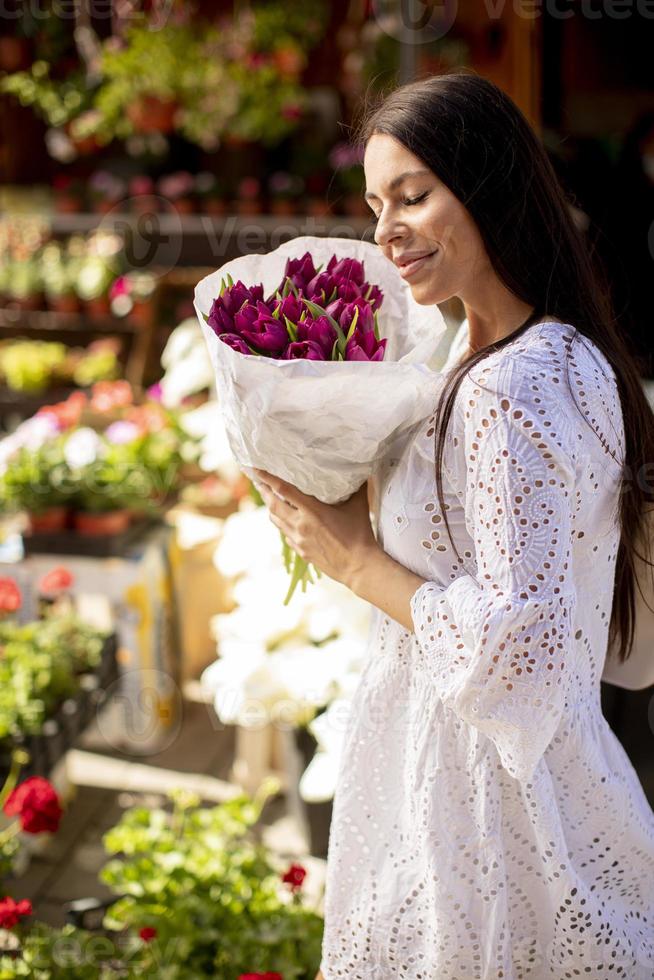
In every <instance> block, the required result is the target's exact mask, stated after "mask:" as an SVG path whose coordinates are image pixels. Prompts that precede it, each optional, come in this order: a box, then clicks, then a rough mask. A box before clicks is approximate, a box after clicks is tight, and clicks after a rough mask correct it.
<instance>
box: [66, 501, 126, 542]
mask: <svg viewBox="0 0 654 980" xmlns="http://www.w3.org/2000/svg"><path fill="white" fill-rule="evenodd" d="M131 517H132V514H131V511H130V510H128V509H127V508H123V509H122V510H107V511H103V512H101V513H93V512H92V511H84V510H76V511H75V513H74V514H73V526H74V528H75V530H76V531H78V533H79V534H85V535H89V536H97V535H104V534H120V533H121V531H124V530H125V529H126V528H127V527H128V526H129V523H130V520H131Z"/></svg>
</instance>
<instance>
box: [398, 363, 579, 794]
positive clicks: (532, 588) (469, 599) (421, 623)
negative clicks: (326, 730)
mask: <svg viewBox="0 0 654 980" xmlns="http://www.w3.org/2000/svg"><path fill="white" fill-rule="evenodd" d="M539 367H540V368H541V370H542V367H543V365H542V364H540V365H539ZM473 371H475V369H473ZM536 376H538V375H537V373H536ZM475 378H478V375H477V373H476V372H475ZM538 380H539V381H541V383H540V384H538V383H534V381H535V375H534V374H531V375H530V372H529V371H528V370H526V369H525V365H524V364H520V363H517V359H514V360H512V359H510V358H504V359H503V360H501V361H500V363H499V366H494V367H493V368H491V369H490V376H487V378H485V379H484V381H483V386H482V384H477V383H475V381H474V380H473V379H470V377H469V376H468V377H466V378H465V379H464V381H463V383H462V385H461V388H460V389H459V392H458V394H457V400H456V402H455V410H454V413H453V417H452V419H451V424H452V423H453V429H454V431H455V432H457V433H458V435H459V438H458V439H457V438H456V437H455V438H454V445H455V446H457V449H456V455H457V458H458V461H459V464H458V465H459V466H461V468H462V469H461V471H460V472H461V474H462V480H463V483H464V485H465V520H466V526H467V529H468V532H469V533H470V535H471V537H472V539H473V541H474V544H475V554H476V565H477V568H476V575H475V576H474V577H473V576H472V575H469V574H463V575H462V576H460V577H459V578H457V579H456V580H455V581H454V582H452V583H451V585H449V586H447V587H443V586H442V585H437V584H436V583H434V582H425V583H424V584H423V585H422V586H420V588H418V590H417V591H416V592H415V593H414V595H413V596H412V598H411V614H412V618H413V624H414V631H415V636H416V640H417V644H418V647H419V651H420V654H421V656H422V657H423V658H424V659H425V661H426V664H427V669H428V672H429V675H430V677H431V678H432V680H433V683H434V684H435V685H436V687H437V689H438V692H439V695H440V697H441V698H442V700H443V702H444V703H446V704H447V705H449V706H450V707H451V708H452V709H453V710H454V712H455V713H456V714H457V715H458V716H459V717H460V718H462V719H463V720H464V721H466V722H468V723H469V724H470V725H473V726H474V727H475V728H476V729H478V730H479V731H480V732H482V733H484V734H485V735H487V736H488V738H490V739H491V740H492V741H493V743H494V744H495V747H496V748H497V752H498V754H499V757H500V760H501V762H502V764H503V766H504V767H505V768H506V770H507V771H508V772H509V773H510V774H511V775H512V776H513V777H514V778H515V779H518V780H520V781H523V782H526V781H529V780H530V779H531V778H532V777H533V775H534V770H535V769H536V766H537V765H538V763H539V761H540V759H541V758H542V756H543V753H544V752H545V749H546V748H547V746H548V745H549V743H550V741H551V740H552V737H553V735H554V733H555V731H556V729H557V727H558V724H559V722H560V720H561V717H562V714H563V711H564V709H565V701H566V695H567V693H568V692H569V690H570V681H571V678H572V676H573V674H574V671H575V664H574V662H573V661H574V648H575V643H574V640H573V637H572V630H573V623H574V612H575V607H576V594H575V589H574V582H573V576H572V537H573V533H574V529H573V506H574V501H575V474H576V456H575V447H574V437H573V434H571V432H570V423H569V422H568V420H567V416H566V411H568V412H569V411H570V406H569V405H567V404H566V403H562V400H561V397H562V395H563V393H562V392H561V393H559V392H558V390H557V389H556V388H555V386H554V385H553V384H552V383H549V389H554V390H553V391H550V390H549V389H548V388H547V383H545V384H543V383H542V377H540V376H538ZM561 387H562V386H561ZM461 441H462V442H463V445H461V444H460V443H461Z"/></svg>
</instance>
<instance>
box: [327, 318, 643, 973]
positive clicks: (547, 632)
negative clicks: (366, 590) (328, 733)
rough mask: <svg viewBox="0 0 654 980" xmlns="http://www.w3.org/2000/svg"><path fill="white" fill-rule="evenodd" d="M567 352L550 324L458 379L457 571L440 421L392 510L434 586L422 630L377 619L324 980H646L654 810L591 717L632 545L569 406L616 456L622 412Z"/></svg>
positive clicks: (423, 439) (453, 499) (410, 458)
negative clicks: (437, 480) (438, 471)
mask: <svg viewBox="0 0 654 980" xmlns="http://www.w3.org/2000/svg"><path fill="white" fill-rule="evenodd" d="M572 339H573V338H572V329H571V328H569V327H568V326H567V325H563V324H556V323H553V324H546V325H543V326H542V328H538V329H534V330H533V331H531V332H529V336H527V335H525V337H524V339H523V342H521V343H519V344H518V343H516V344H510V345H507V347H506V348H504V349H503V350H502V351H501V352H498V355H492V356H491V357H490V358H488V359H487V361H485V362H482V364H483V365H484V370H481V365H479V366H477V367H476V368H475V369H474V370H473V374H474V378H469V379H468V380H466V381H465V382H463V383H462V386H461V388H460V390H459V397H458V398H457V399H456V401H455V405H454V409H453V413H452V419H451V428H450V434H449V436H448V439H449V442H448V446H449V447H450V449H451V450H452V455H450V456H449V457H448V461H449V463H450V466H449V468H448V469H447V472H446V473H444V476H446V478H447V479H446V481H445V482H447V481H449V486H448V487H447V489H448V491H450V492H451V495H450V496H446V500H447V502H448V504H449V506H450V509H449V512H448V520H449V522H450V526H451V530H452V533H453V537H454V541H455V544H456V545H457V547H458V550H459V554H460V555H461V557H462V558H463V559H464V563H463V565H461V564H460V563H459V562H458V561H457V558H456V555H455V553H454V551H453V549H452V547H451V542H450V540H449V536H448V534H447V529H446V527H445V522H444V520H443V515H442V514H441V512H440V504H439V502H438V500H437V496H436V494H435V486H434V480H433V459H431V458H429V453H428V446H429V444H433V437H434V433H433V432H431V433H430V435H429V436H428V435H427V433H428V432H430V430H431V429H432V428H433V424H434V419H431V420H429V421H428V422H427V421H425V422H424V423H423V424H422V426H421V428H420V432H419V438H416V440H415V444H414V446H413V447H412V448H411V450H410V451H409V452H407V454H406V455H405V456H403V458H402V460H401V461H400V463H399V464H398V467H397V468H396V471H395V472H394V473H393V481H392V483H393V490H392V492H391V493H390V494H385V495H384V496H385V499H386V500H387V501H388V508H387V509H386V511H385V512H384V513H383V515H382V522H383V526H384V530H385V531H386V532H387V533H386V537H387V538H388V542H389V545H391V544H392V545H393V547H394V551H393V557H395V558H396V559H397V560H398V561H400V562H401V563H402V564H404V565H406V566H407V567H411V568H412V569H413V570H414V571H416V572H417V573H418V574H419V575H420V576H421V578H423V579H425V583H424V585H422V586H421V587H420V588H419V589H418V590H417V591H416V593H415V594H414V596H413V597H412V598H411V614H412V620H413V625H414V631H413V632H412V633H409V632H407V630H406V628H405V627H404V626H403V625H401V624H399V623H396V622H394V621H393V620H392V619H391V618H390V617H388V616H386V615H383V616H382V615H380V616H379V629H378V632H377V633H376V634H375V635H373V636H372V638H371V649H370V663H371V666H370V669H369V671H368V672H367V673H366V676H365V683H364V684H363V685H362V687H361V688H360V689H359V690H358V692H357V704H356V713H355V715H354V717H353V718H352V729H351V732H350V733H349V737H348V739H347V743H346V747H345V750H344V751H345V753H346V755H345V758H344V759H343V765H342V768H341V772H340V781H339V785H338V788H337V793H336V797H335V808H334V815H333V817H332V837H331V838H330V852H329V860H328V887H327V891H326V905H325V911H326V918H325V922H326V929H325V938H324V944H323V969H324V974H325V978H326V980H337V978H338V980H345V978H348V980H435V978H438V980H463V978H468V980H473V978H475V980H498V978H503V980H544V978H545V977H552V978H553V980H554V978H556V980H568V978H570V980H572V978H573V977H575V978H576V977H580V976H588V977H589V978H591V980H611V978H614V977H621V978H622V980H651V977H652V976H653V975H654V950H653V948H652V946H653V943H652V935H653V930H654V907H653V899H652V887H651V882H652V880H653V879H654V815H653V814H652V813H651V809H650V808H649V806H648V804H647V801H646V799H645V796H644V794H643V793H642V790H641V789H640V788H639V786H638V782H637V778H636V776H635V774H634V773H633V771H632V770H630V769H629V768H628V767H627V765H626V763H625V756H624V752H623V750H622V749H621V747H620V746H619V744H618V743H617V739H616V738H615V736H614V735H613V733H612V732H611V731H610V729H609V727H608V725H607V723H606V721H605V719H604V718H603V715H602V713H601V706H600V702H599V677H598V674H599V672H600V670H601V659H602V656H603V653H604V651H605V647H606V638H607V631H608V624H609V618H610V613H611V605H612V586H613V576H614V574H615V562H616V558H617V547H618V544H619V535H618V534H616V533H615V532H616V530H617V528H616V526H615V525H614V524H613V525H612V524H611V522H612V520H613V518H612V508H613V504H614V493H613V490H612V489H611V487H610V485H609V484H608V482H607V481H605V480H604V479H603V476H602V473H603V471H602V469H601V466H602V464H603V461H606V462H607V463H608V464H609V467H610V466H613V468H614V470H616V469H617V466H616V464H615V463H611V462H610V459H611V458H610V456H609V455H608V454H607V453H606V452H605V449H604V446H603V444H602V443H601V442H600V441H599V440H598V438H597V436H596V435H595V434H594V432H593V430H592V428H591V426H589V425H588V424H586V422H585V421H584V419H583V418H581V416H580V415H579V412H578V410H577V409H576V408H575V405H574V404H573V400H572V399H573V397H575V396H576V397H577V398H578V399H579V400H580V401H583V402H585V403H586V404H585V405H584V406H583V408H584V410H585V411H586V412H589V420H590V419H593V420H594V422H595V424H596V426H597V430H598V432H599V433H600V434H602V436H603V438H604V440H605V442H606V443H607V444H608V446H609V448H610V449H615V450H616V451H619V450H620V449H621V447H622V445H623V442H624V437H623V435H622V434H621V431H620V422H621V411H620V403H619V398H618V396H617V387H616V386H615V384H614V381H612V380H611V378H610V376H609V377H608V381H607V376H605V374H604V373H603V372H601V371H599V372H598V371H597V363H596V360H595V358H594V357H593V356H591V353H589V352H588V351H586V350H585V348H584V346H582V345H579V347H577V346H575V345H574V344H572V345H571V342H572ZM570 345H571V346H570ZM571 350H572V351H574V355H573V354H572V353H571ZM567 355H569V356H570V358H572V357H573V356H574V367H575V371H576V372H578V374H574V373H571V380H572V387H573V388H576V389H577V391H576V392H571V391H570V389H569V388H568V385H567V382H566V378H565V360H566V356H567ZM570 364H571V365H572V364H573V361H572V360H571V361H570ZM575 380H581V381H582V384H581V385H576V384H575ZM471 402H472V404H470V403H471ZM609 415H610V416H612V419H609ZM612 431H613V432H614V433H615V435H614V436H611V434H610V433H611V432H612ZM473 443H474V444H475V446H474V447H473ZM475 447H476V448H475ZM457 454H458V455H457ZM586 466H588V475H589V477H590V474H594V477H593V479H592V480H590V479H589V480H586V481H585V483H584V481H583V480H582V478H581V477H582V474H583V472H584V468H585V467H586ZM589 484H590V485H589ZM594 484H598V486H597V487H596V488H595V487H594ZM457 502H458V504H457ZM397 514H403V515H404V516H405V517H406V524H404V521H403V522H402V524H403V527H402V531H401V533H399V534H397V535H393V533H392V531H393V530H395V528H394V526H393V519H394V517H395V516H397ZM598 531H602V532H604V531H606V532H607V533H601V534H599V535H598ZM609 531H612V533H608V532H609ZM434 534H436V535H439V536H438V537H435V536H434ZM422 542H427V543H428V544H429V545H430V547H427V546H426V545H423V544H422ZM440 544H443V545H444V546H445V547H446V551H445V552H440V551H438V550H437V546H438V545H440Z"/></svg>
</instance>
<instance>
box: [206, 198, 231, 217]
mask: <svg viewBox="0 0 654 980" xmlns="http://www.w3.org/2000/svg"><path fill="white" fill-rule="evenodd" d="M200 210H201V211H204V213H205V214H210V215H212V216H213V217H217V216H220V215H223V214H225V213H226V211H227V201H225V200H224V199H223V198H222V197H209V198H207V200H206V201H204V203H203V205H202V207H201V208H200Z"/></svg>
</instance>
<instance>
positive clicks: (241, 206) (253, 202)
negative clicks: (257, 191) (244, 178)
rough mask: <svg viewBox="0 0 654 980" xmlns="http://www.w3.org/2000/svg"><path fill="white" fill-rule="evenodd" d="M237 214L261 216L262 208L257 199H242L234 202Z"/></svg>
mask: <svg viewBox="0 0 654 980" xmlns="http://www.w3.org/2000/svg"><path fill="white" fill-rule="evenodd" d="M236 213H237V214H244V215H250V214H262V213H263V206H262V202H261V200H260V199H259V198H243V199H239V200H237V201H236Z"/></svg>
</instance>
